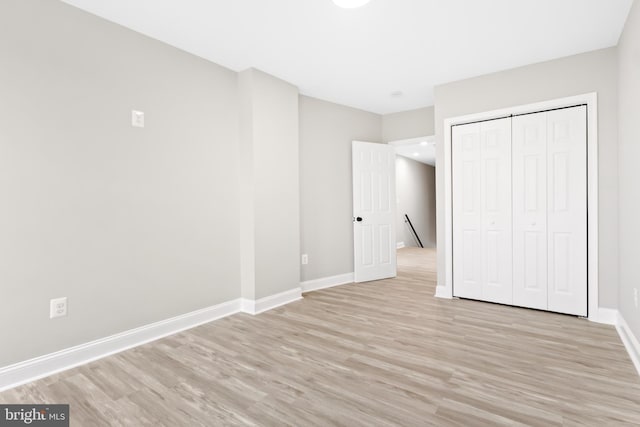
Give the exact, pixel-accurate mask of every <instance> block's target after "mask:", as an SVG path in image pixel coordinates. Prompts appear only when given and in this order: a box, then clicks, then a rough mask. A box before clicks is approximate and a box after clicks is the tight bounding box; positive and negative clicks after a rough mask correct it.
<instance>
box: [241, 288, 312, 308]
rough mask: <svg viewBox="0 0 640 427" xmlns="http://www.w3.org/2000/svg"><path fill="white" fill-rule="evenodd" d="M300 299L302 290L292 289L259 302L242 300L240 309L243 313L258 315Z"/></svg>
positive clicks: (261, 299)
mask: <svg viewBox="0 0 640 427" xmlns="http://www.w3.org/2000/svg"><path fill="white" fill-rule="evenodd" d="M300 299H302V289H301V288H293V289H290V290H288V291H284V292H280V293H279V294H275V295H270V296H268V297H265V298H260V299H259V300H249V299H246V298H243V299H242V303H241V309H242V311H243V312H245V313H249V314H260V313H264V312H265V311H268V310H271V309H274V308H276V307H280V306H281V305H285V304H289V303H291V302H294V301H298V300H300Z"/></svg>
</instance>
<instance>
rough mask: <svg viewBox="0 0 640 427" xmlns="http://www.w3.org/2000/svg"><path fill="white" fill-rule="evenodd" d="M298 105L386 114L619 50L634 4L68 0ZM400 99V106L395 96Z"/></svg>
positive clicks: (587, 0) (575, 0)
mask: <svg viewBox="0 0 640 427" xmlns="http://www.w3.org/2000/svg"><path fill="white" fill-rule="evenodd" d="M64 1H65V2H66V3H69V4H72V5H75V6H77V7H79V8H82V9H85V10H87V11H89V12H91V13H94V14H96V15H99V16H101V17H103V18H106V19H108V20H111V21H114V22H117V23H119V24H122V25H124V26H126V27H129V28H131V29H133V30H135V31H138V32H141V33H143V34H146V35H148V36H151V37H153V38H156V39H158V40H162V41H164V42H166V43H168V44H171V45H173V46H176V47H178V48H180V49H183V50H186V51H188V52H191V53H193V54H196V55H199V56H201V57H203V58H207V59H209V60H211V61H213V62H216V63H218V64H221V65H224V66H226V67H229V68H231V69H233V70H236V71H240V70H244V69H246V68H250V67H255V68H258V69H260V70H262V71H265V72H267V73H270V74H273V75H275V76H277V77H280V78H282V79H284V80H287V81H288V82H290V83H293V84H295V85H297V86H298V87H299V88H300V91H301V92H302V93H303V94H306V95H309V96H313V97H317V98H321V99H325V100H328V101H333V102H337V103H340V104H344V105H349V106H353V107H357V108H361V109H364V110H368V111H372V112H376V113H380V114H384V113H390V112H396V111H403V110H409V109H414V108H419V107H424V106H428V105H433V87H434V86H435V85H438V84H441V83H446V82H450V81H455V80H459V79H463V78H467V77H472V76H477V75H482V74H486V73H490V72H494V71H499V70H504V69H508V68H513V67H517V66H521V65H526V64H530V63H534V62H540V61H545V60H549V59H553V58H558V57H562V56H567V55H572V54H576V53H580V52H586V51H589V50H594V49H599V48H604V47H609V46H614V45H616V44H617V41H618V38H619V37H620V33H621V31H622V29H623V27H624V22H625V20H626V16H627V14H628V12H629V8H630V7H631V3H632V0H371V2H370V3H369V4H368V5H366V6H364V7H362V8H359V9H341V8H338V7H337V6H335V5H334V4H333V2H332V1H331V0H64ZM397 91H402V93H403V95H402V96H395V97H394V96H391V93H392V92H397Z"/></svg>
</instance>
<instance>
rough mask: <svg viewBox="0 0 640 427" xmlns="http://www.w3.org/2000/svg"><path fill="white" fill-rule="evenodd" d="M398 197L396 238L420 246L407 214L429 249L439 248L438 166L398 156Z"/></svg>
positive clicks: (407, 244) (398, 240) (406, 244)
mask: <svg viewBox="0 0 640 427" xmlns="http://www.w3.org/2000/svg"><path fill="white" fill-rule="evenodd" d="M396 198H397V202H398V210H397V217H398V218H397V222H396V236H397V237H396V240H397V242H398V243H400V242H403V243H404V244H405V246H418V243H417V241H416V240H415V237H413V233H412V232H411V229H410V228H409V225H408V224H407V223H405V219H404V215H405V214H407V215H409V218H410V219H411V223H412V224H413V226H414V228H415V229H416V232H417V233H418V236H420V241H422V244H423V245H424V247H425V248H435V247H436V168H434V167H433V166H429V165H425V164H424V163H420V162H417V161H415V160H411V159H408V158H406V157H403V156H396Z"/></svg>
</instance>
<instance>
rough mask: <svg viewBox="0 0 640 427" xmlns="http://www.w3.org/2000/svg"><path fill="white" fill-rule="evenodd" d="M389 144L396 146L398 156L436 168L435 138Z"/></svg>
mask: <svg viewBox="0 0 640 427" xmlns="http://www.w3.org/2000/svg"><path fill="white" fill-rule="evenodd" d="M389 144H391V145H395V146H396V154H397V155H399V156H403V157H407V158H409V159H411V160H415V161H417V162H420V163H424V164H427V165H431V166H434V167H435V166H436V138H435V136H427V137H424V138H412V139H405V140H402V141H393V142H390V143H389Z"/></svg>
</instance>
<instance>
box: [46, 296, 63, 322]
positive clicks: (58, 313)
mask: <svg viewBox="0 0 640 427" xmlns="http://www.w3.org/2000/svg"><path fill="white" fill-rule="evenodd" d="M66 315H67V297H63V298H54V299H52V300H51V301H50V303H49V318H50V319H54V318H56V317H63V316H66Z"/></svg>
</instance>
